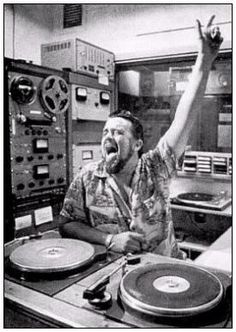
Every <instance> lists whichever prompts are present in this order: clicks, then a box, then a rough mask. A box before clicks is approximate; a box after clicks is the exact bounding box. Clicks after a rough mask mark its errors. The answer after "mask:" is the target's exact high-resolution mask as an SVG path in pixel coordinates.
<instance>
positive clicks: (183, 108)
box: [166, 54, 212, 157]
mask: <svg viewBox="0 0 236 332" xmlns="http://www.w3.org/2000/svg"><path fill="white" fill-rule="evenodd" d="M211 65H212V61H211V59H208V58H205V57H204V55H203V54H199V55H198V57H197V60H196V63H195V65H194V68H193V71H192V73H191V77H190V80H189V83H188V85H187V87H186V90H185V91H184V93H183V95H182V97H181V99H180V102H179V104H178V107H177V109H176V113H175V117H174V120H173V122H172V124H171V127H170V129H169V130H168V131H167V133H166V139H167V142H168V144H169V146H170V147H171V148H172V149H173V150H174V152H175V154H176V156H177V157H179V156H180V155H181V154H182V153H183V151H184V148H185V145H186V144H187V140H188V137H189V135H190V132H191V130H192V128H193V125H194V123H195V122H196V118H197V116H198V114H199V111H200V109H201V107H202V103H203V97H204V93H205V90H206V85H207V80H208V77H209V73H210V69H211Z"/></svg>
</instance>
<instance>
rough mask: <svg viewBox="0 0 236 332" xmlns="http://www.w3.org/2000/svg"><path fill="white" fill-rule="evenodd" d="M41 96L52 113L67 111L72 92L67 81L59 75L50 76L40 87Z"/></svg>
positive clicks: (46, 107)
mask: <svg viewBox="0 0 236 332" xmlns="http://www.w3.org/2000/svg"><path fill="white" fill-rule="evenodd" d="M40 98H41V103H42V105H43V107H44V108H45V109H46V110H47V111H49V112H50V113H52V114H60V113H63V112H65V111H66V110H67V109H68V107H69V104H70V93H69V88H68V85H67V83H66V81H65V80H64V79H63V78H61V77H59V76H55V75H51V76H48V77H47V78H46V79H45V80H43V82H42V85H41V87H40Z"/></svg>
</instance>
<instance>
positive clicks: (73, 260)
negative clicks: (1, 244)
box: [9, 238, 95, 273]
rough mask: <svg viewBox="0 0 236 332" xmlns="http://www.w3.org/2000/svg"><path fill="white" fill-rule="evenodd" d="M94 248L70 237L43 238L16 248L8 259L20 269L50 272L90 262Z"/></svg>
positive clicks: (61, 270)
mask: <svg viewBox="0 0 236 332" xmlns="http://www.w3.org/2000/svg"><path fill="white" fill-rule="evenodd" d="M94 254H95V249H94V247H93V246H92V245H90V244H89V243H86V242H83V241H79V240H72V239H61V238H60V239H58V238H57V239H44V240H36V241H33V242H29V243H26V244H24V245H22V246H20V247H18V248H16V249H15V250H14V251H13V252H12V253H11V255H10V257H9V259H10V262H11V264H12V266H13V267H15V268H16V269H18V270H20V271H25V272H37V273H49V272H50V273H51V272H63V271H69V270H72V269H76V268H79V267H82V266H84V265H85V264H87V263H88V262H90V261H91V260H92V259H93V257H94Z"/></svg>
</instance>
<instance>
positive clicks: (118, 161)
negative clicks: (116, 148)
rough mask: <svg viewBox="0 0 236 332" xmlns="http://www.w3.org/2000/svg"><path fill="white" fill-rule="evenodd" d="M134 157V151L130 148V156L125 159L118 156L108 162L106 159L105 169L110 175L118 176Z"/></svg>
mask: <svg viewBox="0 0 236 332" xmlns="http://www.w3.org/2000/svg"><path fill="white" fill-rule="evenodd" d="M132 155H133V151H132V149H131V148H130V149H129V152H128V155H127V156H126V157H125V158H121V157H120V156H119V155H118V154H116V155H115V156H112V158H109V159H108V160H106V159H105V158H104V161H105V168H106V171H107V173H108V174H116V173H119V172H120V171H121V170H122V169H123V168H124V167H125V165H126V164H127V162H128V161H129V160H130V158H131V157H132Z"/></svg>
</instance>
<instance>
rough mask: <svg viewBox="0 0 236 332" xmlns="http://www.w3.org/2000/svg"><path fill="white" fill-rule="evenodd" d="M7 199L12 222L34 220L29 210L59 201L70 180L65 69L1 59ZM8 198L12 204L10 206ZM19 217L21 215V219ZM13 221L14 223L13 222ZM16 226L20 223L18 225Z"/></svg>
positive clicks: (11, 223)
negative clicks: (3, 63)
mask: <svg viewBox="0 0 236 332" xmlns="http://www.w3.org/2000/svg"><path fill="white" fill-rule="evenodd" d="M4 83H5V100H4V102H5V103H4V106H5V116H4V124H5V128H4V135H5V165H7V164H8V166H7V167H5V174H4V178H5V199H6V204H8V207H7V208H6V209H5V211H6V214H7V216H6V219H7V220H8V225H11V227H8V228H7V229H6V234H7V240H9V239H11V238H12V237H13V236H12V235H11V236H10V237H9V234H10V233H12V232H13V231H12V232H11V231H10V228H13V227H14V226H16V229H20V228H21V225H20V223H19V225H17V220H18V219H17V218H18V217H20V218H21V217H24V216H27V218H28V220H29V222H27V219H26V218H25V220H26V222H25V224H24V220H23V219H21V222H22V223H23V226H25V225H26V226H27V227H32V226H34V224H35V220H34V216H33V214H32V211H33V210H34V209H35V208H39V207H42V206H47V205H50V206H52V210H53V209H54V208H56V206H58V204H59V203H60V202H61V201H62V199H63V197H64V194H65V191H66V189H67V186H68V182H69V179H68V177H69V174H68V169H69V168H68V161H69V160H68V158H69V157H70V155H71V154H70V153H68V150H69V146H70V145H69V130H68V126H69V121H70V118H71V116H70V115H69V113H70V112H71V110H70V86H69V84H68V82H67V77H66V75H65V73H63V72H62V71H58V70H53V69H49V68H46V67H41V66H37V65H33V64H30V63H26V62H25V61H17V60H11V59H5V82H4ZM9 202H12V203H11V204H10V208H9ZM22 220H23V221H22ZM14 224H15V225H14ZM18 226H19V227H18Z"/></svg>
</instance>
